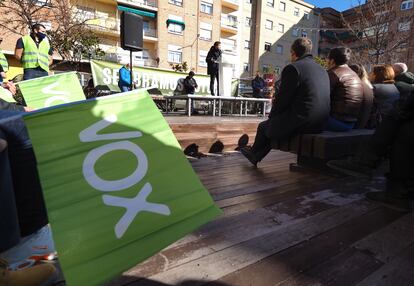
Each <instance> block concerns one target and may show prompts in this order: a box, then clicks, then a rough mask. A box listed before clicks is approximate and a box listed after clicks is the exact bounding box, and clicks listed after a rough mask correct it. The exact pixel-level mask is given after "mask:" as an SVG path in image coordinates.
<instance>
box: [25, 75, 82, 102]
mask: <svg viewBox="0 0 414 286" xmlns="http://www.w3.org/2000/svg"><path fill="white" fill-rule="evenodd" d="M18 85H19V87H20V90H21V92H22V95H23V97H24V100H25V101H26V104H27V106H30V107H32V108H36V109H39V108H44V107H49V106H55V105H59V104H63V103H69V102H74V101H79V100H84V99H85V94H84V93H83V90H82V86H81V85H80V82H79V80H78V77H77V75H76V72H68V73H61V74H57V75H52V76H46V77H40V78H36V79H30V80H25V81H21V82H19V83H18Z"/></svg>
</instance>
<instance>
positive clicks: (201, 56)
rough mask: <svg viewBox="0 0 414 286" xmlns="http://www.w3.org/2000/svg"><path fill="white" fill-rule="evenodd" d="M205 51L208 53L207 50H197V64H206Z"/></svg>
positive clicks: (201, 65)
mask: <svg viewBox="0 0 414 286" xmlns="http://www.w3.org/2000/svg"><path fill="white" fill-rule="evenodd" d="M207 53H208V52H207V51H199V55H198V65H199V66H200V67H206V66H207V62H206V57H207Z"/></svg>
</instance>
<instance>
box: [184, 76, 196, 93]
mask: <svg viewBox="0 0 414 286" xmlns="http://www.w3.org/2000/svg"><path fill="white" fill-rule="evenodd" d="M196 88H198V84H197V82H196V80H195V78H194V72H193V71H190V72H189V74H188V76H187V77H186V78H185V79H184V89H185V92H186V93H187V94H194V93H195V90H196Z"/></svg>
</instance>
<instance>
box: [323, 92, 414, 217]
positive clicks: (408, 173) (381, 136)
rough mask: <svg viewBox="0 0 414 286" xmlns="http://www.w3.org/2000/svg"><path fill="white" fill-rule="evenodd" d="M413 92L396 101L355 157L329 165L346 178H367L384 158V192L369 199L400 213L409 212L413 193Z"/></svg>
mask: <svg viewBox="0 0 414 286" xmlns="http://www.w3.org/2000/svg"><path fill="white" fill-rule="evenodd" d="M413 130H414V91H413V92H412V93H411V94H410V95H409V96H408V98H407V99H406V100H403V101H399V102H398V104H396V106H394V108H393V109H392V110H391V111H390V112H389V114H388V115H387V116H386V117H385V118H384V120H383V121H382V122H381V124H380V125H379V126H378V128H377V129H376V130H375V133H374V135H373V136H372V137H371V139H370V140H369V141H368V142H367V144H365V145H363V146H361V147H362V148H361V149H360V151H359V152H358V154H357V155H356V156H355V157H352V158H349V159H348V160H334V161H330V162H328V166H329V167H331V168H333V169H335V170H338V171H341V172H343V173H345V174H348V175H353V176H357V177H370V176H371V175H372V170H374V169H375V168H377V167H378V166H379V164H380V162H381V159H383V158H384V157H387V156H388V157H389V159H390V173H389V174H388V175H387V185H386V189H385V191H383V192H372V193H368V194H367V197H368V199H371V200H374V201H377V202H381V203H383V204H385V205H387V206H390V207H392V208H394V209H397V210H400V211H411V205H410V201H409V198H410V195H412V192H413V191H414V168H413V167H412V162H413V161H414V149H413V148H412V147H413V146H414V132H413Z"/></svg>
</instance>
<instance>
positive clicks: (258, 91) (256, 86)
mask: <svg viewBox="0 0 414 286" xmlns="http://www.w3.org/2000/svg"><path fill="white" fill-rule="evenodd" d="M265 87H266V83H265V81H264V79H263V78H261V77H260V76H256V77H255V78H254V79H253V80H252V88H253V97H256V98H262V97H263V89H264V88H265Z"/></svg>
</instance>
